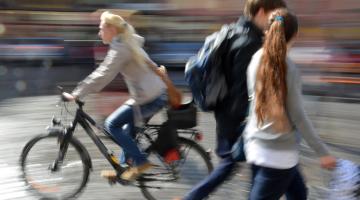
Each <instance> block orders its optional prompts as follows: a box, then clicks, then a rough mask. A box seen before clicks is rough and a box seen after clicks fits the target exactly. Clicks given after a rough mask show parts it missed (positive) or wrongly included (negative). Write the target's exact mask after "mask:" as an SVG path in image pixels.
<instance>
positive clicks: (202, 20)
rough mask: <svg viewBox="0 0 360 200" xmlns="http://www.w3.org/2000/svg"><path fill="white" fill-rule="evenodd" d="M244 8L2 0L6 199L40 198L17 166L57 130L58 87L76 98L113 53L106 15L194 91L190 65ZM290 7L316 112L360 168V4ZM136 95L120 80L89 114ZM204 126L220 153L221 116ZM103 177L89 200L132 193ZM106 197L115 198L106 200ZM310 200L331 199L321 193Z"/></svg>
mask: <svg viewBox="0 0 360 200" xmlns="http://www.w3.org/2000/svg"><path fill="white" fill-rule="evenodd" d="M244 2H245V1H244V0H152V1H150V0H106V1H104V0H1V1H0V137H1V138H2V139H1V140H0V171H1V172H2V173H0V180H1V181H0V199H24V200H25V199H26V200H28V199H36V197H33V198H30V196H29V194H28V193H26V192H24V184H23V183H22V182H21V180H19V179H18V174H19V169H18V164H17V159H18V157H19V155H20V151H21V148H22V146H23V145H24V144H25V143H26V141H27V140H28V139H30V138H31V137H33V136H34V135H36V134H38V133H40V132H44V127H45V126H46V125H48V124H49V122H50V118H51V116H52V114H53V113H54V109H55V108H54V105H55V103H56V101H57V100H58V96H57V94H58V90H57V89H56V86H57V85H61V86H63V87H64V88H65V90H67V91H71V90H72V89H73V88H74V87H75V86H76V84H77V83H78V82H79V81H80V80H82V79H83V78H85V77H86V76H87V75H88V74H89V73H90V72H91V71H93V70H94V69H95V68H96V67H97V64H99V62H101V60H102V59H103V58H104V55H105V54H106V51H107V47H106V46H104V45H103V44H102V43H101V41H100V40H99V38H98V36H97V33H98V24H99V16H100V14H101V13H102V12H103V11H105V10H110V11H112V12H114V13H116V14H119V15H121V16H123V17H124V18H126V20H128V21H129V22H130V23H131V24H133V25H134V27H135V28H136V30H137V32H138V33H139V34H140V35H142V36H144V37H145V38H146V43H145V48H146V51H147V52H148V53H149V55H150V56H151V58H152V59H153V60H154V61H156V62H157V63H159V64H163V65H165V66H167V68H168V71H169V74H170V76H171V79H172V80H173V81H174V83H175V84H176V85H177V86H179V87H181V88H183V90H184V91H186V90H187V89H186V84H185V82H184V79H183V71H184V67H185V63H186V61H187V60H188V58H189V57H190V56H192V55H195V54H196V53H197V51H198V50H199V48H200V47H201V46H202V44H203V42H204V39H205V37H206V36H207V35H209V34H211V33H212V32H214V31H217V30H218V29H219V28H220V27H221V25H222V24H224V23H231V22H235V21H236V20H237V19H238V17H239V16H240V15H242V10H243V6H244ZM286 2H287V4H288V7H289V8H290V9H291V10H293V11H294V12H295V13H296V14H297V16H298V18H299V22H300V32H299V37H298V39H297V41H296V43H295V45H294V47H293V48H292V50H291V53H290V56H291V57H292V58H293V59H294V61H295V62H296V63H297V65H298V67H299V68H300V70H301V72H302V79H303V93H304V95H305V97H304V98H305V108H306V111H307V113H308V114H309V116H310V118H311V120H312V122H313V123H314V126H315V128H316V130H317V132H318V133H319V134H320V136H321V137H322V139H323V140H324V141H325V142H326V143H328V144H329V145H331V150H332V151H333V152H334V153H335V155H336V156H339V157H341V158H345V159H349V160H352V161H355V162H357V163H360V157H359V155H360V148H359V146H360V142H359V141H360V140H359V139H360V135H359V134H360V132H359V129H360V125H359V121H360V106H359V105H360V104H359V102H360V1H359V0H341V1H339V0H316V1H314V0H287V1H286ZM126 98H127V93H126V87H125V85H124V82H123V81H122V78H121V76H118V77H117V78H116V79H115V80H114V81H113V82H112V83H111V84H110V85H108V86H107V87H106V88H105V89H104V91H103V92H102V95H101V96H100V97H99V96H97V97H95V98H91V99H89V101H88V104H87V106H88V107H87V108H88V109H89V111H90V113H91V114H95V115H98V116H100V118H103V117H105V116H106V115H108V114H109V113H110V112H112V111H113V110H114V109H115V108H116V107H117V106H118V105H120V104H121V103H122V102H123V101H124V100H125V99H126ZM199 129H201V130H203V131H204V132H205V134H204V136H205V137H204V138H205V139H204V141H203V143H202V145H203V146H204V147H205V148H212V149H214V144H215V125H214V119H213V116H212V115H211V114H209V113H201V114H200V118H199ZM79 137H80V136H79ZM81 137H84V136H81ZM85 143H86V144H89V145H90V146H88V147H90V148H92V149H91V152H92V153H93V151H94V152H96V151H97V150H96V149H94V146H93V145H92V144H91V141H86V142H85ZM91 145H92V146H91ZM302 153H303V154H302V155H303V157H302V166H304V168H306V169H307V172H306V173H305V174H306V175H307V176H306V177H307V180H308V183H309V184H310V185H312V186H316V187H320V186H322V185H323V184H324V181H323V178H324V176H326V175H324V172H323V171H321V170H320V169H319V167H318V163H317V161H316V156H315V155H314V153H313V152H311V150H309V148H307V146H306V145H305V147H303V148H302ZM96 159H99V160H96V161H94V162H96V163H95V165H96V164H99V163H101V162H103V161H101V156H100V155H97V156H96ZM216 161H217V160H216V159H215V160H214V162H216ZM99 165H100V164H99ZM95 168H96V170H101V169H102V167H98V166H97V167H95ZM305 171H306V170H305ZM94 174H95V173H94ZM94 177H95V178H94ZM94 177H92V178H93V179H92V181H91V183H93V184H90V185H89V186H88V188H87V189H85V190H86V192H85V193H84V194H83V195H82V197H81V199H86V200H89V199H100V198H103V199H119V195H120V194H124V193H117V190H114V189H109V187H108V186H107V184H106V181H104V180H101V179H100V178H99V175H98V172H96V174H95V175H94ZM244 177H245V179H246V177H247V176H246V173H242V174H237V176H236V178H235V181H233V182H231V183H228V184H226V185H225V186H224V187H223V188H222V189H220V190H219V191H217V193H216V194H214V195H213V196H212V198H211V199H219V200H223V199H224V197H226V198H227V199H238V197H239V194H242V193H241V192H240V191H239V187H238V184H239V183H241V184H243V183H244V181H243V180H244ZM118 188H120V187H118ZM245 188H246V187H245ZM241 190H242V189H241ZM99 191H100V192H99ZM105 191H106V192H105ZM315 191H319V190H315ZM122 192H124V191H122ZM106 193H107V194H110V193H112V194H114V195H115V196H113V197H111V198H110V197H105V198H104V196H101V194H106ZM127 194H130V195H127V196H126V195H125V196H126V198H125V197H123V199H142V196H141V195H139V193H138V191H137V190H136V192H133V191H132V192H131V193H127ZM116 195H118V196H116ZM136 195H137V196H136ZM130 197H131V198H130ZM245 197H246V196H244V198H242V199H246V198H245ZM310 199H326V198H323V197H319V196H317V195H316V194H315V193H313V192H311V198H310Z"/></svg>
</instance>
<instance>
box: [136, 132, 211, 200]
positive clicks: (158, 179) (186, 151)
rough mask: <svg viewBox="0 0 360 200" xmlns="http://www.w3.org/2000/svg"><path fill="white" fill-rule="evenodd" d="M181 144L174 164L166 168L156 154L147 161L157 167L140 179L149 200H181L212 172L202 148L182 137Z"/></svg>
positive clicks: (179, 140)
mask: <svg viewBox="0 0 360 200" xmlns="http://www.w3.org/2000/svg"><path fill="white" fill-rule="evenodd" d="M178 142H179V152H180V160H178V161H174V162H173V163H171V164H167V163H166V162H165V161H164V160H163V158H162V157H161V156H160V155H159V154H158V153H156V152H155V151H151V152H150V153H149V157H148V159H149V161H150V162H152V163H153V164H155V165H156V167H154V168H153V169H152V170H149V172H147V173H145V174H144V175H143V176H142V177H141V178H140V179H139V184H140V188H141V192H142V193H143V195H144V197H145V198H146V199H148V200H156V199H158V200H159V199H172V198H174V197H176V196H179V197H181V196H183V195H184V194H185V193H186V192H187V191H189V190H190V189H191V188H192V187H193V186H194V185H195V184H197V183H198V182H199V181H201V180H202V179H204V178H205V177H206V176H207V175H208V174H209V173H210V172H211V171H212V170H213V165H212V163H211V160H210V157H209V155H208V153H207V152H206V151H205V150H204V149H203V148H202V147H201V146H200V145H199V144H197V143H196V142H194V141H193V140H190V139H187V138H182V137H180V138H179V139H178Z"/></svg>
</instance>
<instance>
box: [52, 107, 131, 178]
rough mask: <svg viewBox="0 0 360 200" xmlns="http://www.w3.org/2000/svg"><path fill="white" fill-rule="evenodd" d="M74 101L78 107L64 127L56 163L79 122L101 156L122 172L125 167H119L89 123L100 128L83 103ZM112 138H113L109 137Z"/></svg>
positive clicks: (61, 157) (60, 158)
mask: <svg viewBox="0 0 360 200" xmlns="http://www.w3.org/2000/svg"><path fill="white" fill-rule="evenodd" d="M76 103H77V104H78V105H79V108H78V109H77V110H76V115H75V118H74V120H73V122H72V124H71V125H70V126H68V127H66V129H65V134H64V135H63V138H61V140H60V141H61V142H60V151H59V155H58V159H57V160H56V161H57V162H56V164H57V163H58V162H60V163H61V162H62V161H63V159H64V157H65V156H66V152H67V148H68V144H69V142H70V140H71V138H72V137H73V134H74V130H75V128H76V126H77V125H78V124H80V125H81V126H82V127H83V129H84V130H85V132H86V133H87V135H88V136H89V137H90V138H91V139H92V141H93V142H94V143H95V145H96V146H97V147H98V149H99V150H100V152H101V153H102V154H103V156H104V157H105V158H106V159H107V161H108V162H109V163H110V164H111V166H112V167H113V168H114V169H115V170H116V171H117V172H118V173H119V174H121V173H123V172H124V171H125V170H126V169H125V168H124V167H121V166H120V165H119V163H118V161H117V159H116V157H115V156H114V155H113V154H112V152H111V151H110V150H109V149H108V148H107V147H106V146H105V145H104V143H103V142H102V141H101V139H100V138H99V136H97V135H96V134H95V132H94V130H93V129H92V128H91V126H90V124H91V125H93V126H95V127H97V128H98V129H99V130H100V128H99V127H98V126H97V124H96V122H95V120H93V119H92V118H91V117H90V116H89V115H88V114H86V113H85V112H84V111H83V109H82V106H83V105H84V103H83V102H81V101H78V100H77V101H76ZM111 139H113V138H111ZM56 164H55V165H54V166H53V168H54V169H53V170H56V168H57V165H56Z"/></svg>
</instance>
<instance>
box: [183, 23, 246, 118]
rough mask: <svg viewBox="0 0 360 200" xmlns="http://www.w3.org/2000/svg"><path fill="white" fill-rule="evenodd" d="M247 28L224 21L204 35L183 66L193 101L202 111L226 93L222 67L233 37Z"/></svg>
mask: <svg viewBox="0 0 360 200" xmlns="http://www.w3.org/2000/svg"><path fill="white" fill-rule="evenodd" d="M244 31H246V30H245V29H244V28H243V27H239V26H236V24H234V23H233V24H226V25H223V26H222V28H221V29H220V31H218V32H215V33H213V34H211V35H210V36H208V37H206V39H205V43H204V45H203V47H202V48H201V49H200V50H199V52H198V54H197V55H195V56H192V57H191V58H190V59H189V60H188V62H187V63H186V67H185V80H186V82H187V83H188V85H189V88H190V90H191V92H192V95H193V99H194V102H195V103H196V104H197V106H198V107H199V108H200V109H201V110H203V111H212V110H214V109H215V107H216V105H217V103H218V102H221V101H222V100H223V99H224V98H225V97H226V95H227V93H228V87H227V84H226V77H225V73H224V72H223V68H224V66H223V65H225V64H226V63H227V62H226V55H227V53H228V51H229V49H230V47H231V44H232V41H234V40H235V39H236V38H237V37H239V36H240V35H241V34H242V33H244Z"/></svg>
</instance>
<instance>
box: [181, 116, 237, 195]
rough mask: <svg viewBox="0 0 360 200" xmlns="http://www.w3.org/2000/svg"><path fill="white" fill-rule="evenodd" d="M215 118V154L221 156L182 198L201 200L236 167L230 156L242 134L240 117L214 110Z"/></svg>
mask: <svg viewBox="0 0 360 200" xmlns="http://www.w3.org/2000/svg"><path fill="white" fill-rule="evenodd" d="M215 119H216V142H217V145H216V154H217V155H218V156H219V157H220V158H221V160H220V163H219V164H218V165H217V166H216V168H215V169H214V170H213V171H212V172H211V173H210V175H209V176H207V177H206V178H205V179H204V180H202V181H201V182H200V183H198V184H197V185H195V187H193V188H192V189H191V191H190V192H189V193H187V194H186V195H185V196H184V198H183V199H184V200H201V199H204V198H206V197H207V196H209V194H210V193H211V192H213V191H215V189H216V188H217V187H219V186H220V185H221V184H222V183H223V182H224V181H225V180H227V179H229V178H231V175H232V174H233V173H232V172H233V171H235V169H236V161H235V160H234V159H233V158H232V154H231V152H232V147H233V145H234V143H235V142H236V141H237V138H238V137H239V136H240V135H241V134H242V131H243V126H242V123H241V122H242V119H241V118H240V117H232V116H228V115H227V113H226V112H223V111H217V112H215Z"/></svg>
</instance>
